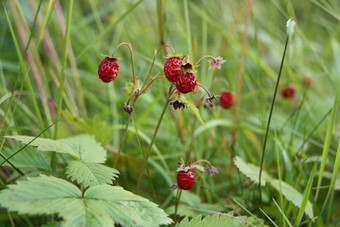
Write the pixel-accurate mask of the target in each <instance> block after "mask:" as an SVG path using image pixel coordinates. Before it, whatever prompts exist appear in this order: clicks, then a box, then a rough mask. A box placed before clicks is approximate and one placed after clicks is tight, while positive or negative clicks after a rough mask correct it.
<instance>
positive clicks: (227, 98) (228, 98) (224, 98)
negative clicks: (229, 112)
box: [220, 91, 234, 109]
mask: <svg viewBox="0 0 340 227" xmlns="http://www.w3.org/2000/svg"><path fill="white" fill-rule="evenodd" d="M233 100H234V99H233V94H232V93H231V92H227V91H226V92H223V93H222V95H221V96H220V104H221V106H222V107H223V108H224V109H229V108H230V107H231V106H232V105H233Z"/></svg>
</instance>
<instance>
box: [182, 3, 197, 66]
mask: <svg viewBox="0 0 340 227" xmlns="http://www.w3.org/2000/svg"><path fill="white" fill-rule="evenodd" d="M183 5H184V19H185V31H186V33H187V45H188V53H189V56H190V57H191V61H193V62H194V60H195V58H194V55H193V52H192V40H191V29H190V18H189V8H188V0H184V1H183Z"/></svg>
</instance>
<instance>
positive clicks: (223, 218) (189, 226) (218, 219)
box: [176, 213, 264, 227]
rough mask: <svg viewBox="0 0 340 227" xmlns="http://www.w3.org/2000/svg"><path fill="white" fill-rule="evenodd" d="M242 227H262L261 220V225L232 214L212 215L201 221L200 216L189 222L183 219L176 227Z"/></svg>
mask: <svg viewBox="0 0 340 227" xmlns="http://www.w3.org/2000/svg"><path fill="white" fill-rule="evenodd" d="M207 226H214V227H237V226H240V227H243V226H264V225H263V222H262V220H261V223H260V222H259V221H258V220H255V219H254V218H252V217H244V216H240V217H237V216H233V215H232V214H229V213H228V214H225V213H219V214H214V215H209V216H206V217H205V218H203V219H202V216H201V215H199V216H196V217H195V218H193V219H191V220H190V221H189V219H188V218H184V219H183V220H182V221H181V222H180V223H178V224H177V225H176V227H207Z"/></svg>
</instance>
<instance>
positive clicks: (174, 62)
mask: <svg viewBox="0 0 340 227" xmlns="http://www.w3.org/2000/svg"><path fill="white" fill-rule="evenodd" d="M182 64H183V61H182V60H181V59H180V58H179V57H171V58H168V60H166V62H165V65H164V74H165V77H166V78H167V79H168V81H170V82H172V83H174V82H176V80H177V77H178V72H179V71H180V69H179V67H180V66H181V65H182Z"/></svg>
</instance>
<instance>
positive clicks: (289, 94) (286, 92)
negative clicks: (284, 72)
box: [281, 85, 296, 99]
mask: <svg viewBox="0 0 340 227" xmlns="http://www.w3.org/2000/svg"><path fill="white" fill-rule="evenodd" d="M295 91H296V88H295V86H294V85H289V86H288V87H285V88H283V90H282V91H281V95H282V97H283V98H286V99H292V98H294V96H295Z"/></svg>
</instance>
